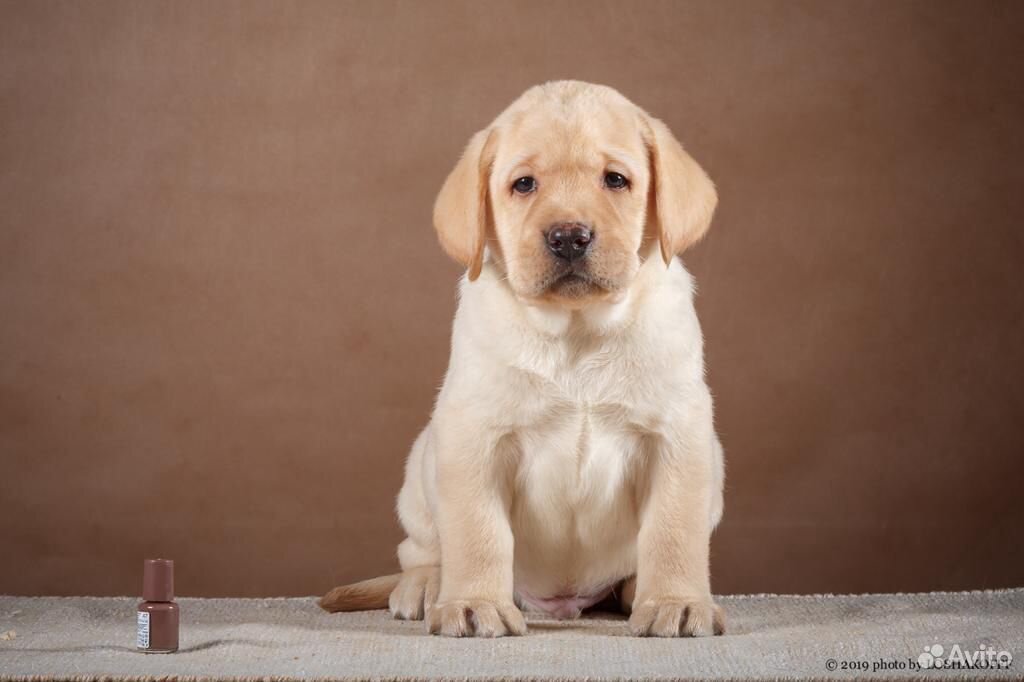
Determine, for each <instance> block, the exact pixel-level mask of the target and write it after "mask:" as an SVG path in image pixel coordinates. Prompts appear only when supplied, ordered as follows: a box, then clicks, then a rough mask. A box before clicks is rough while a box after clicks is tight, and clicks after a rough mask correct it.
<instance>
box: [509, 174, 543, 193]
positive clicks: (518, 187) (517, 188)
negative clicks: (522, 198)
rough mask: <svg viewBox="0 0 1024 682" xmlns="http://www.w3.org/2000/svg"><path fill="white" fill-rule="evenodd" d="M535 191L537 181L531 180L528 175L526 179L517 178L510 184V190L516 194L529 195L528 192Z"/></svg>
mask: <svg viewBox="0 0 1024 682" xmlns="http://www.w3.org/2000/svg"><path fill="white" fill-rule="evenodd" d="M535 189H537V181H536V180H534V179H533V178H531V177H530V176H529V175H527V176H526V177H522V178H519V179H518V180H516V181H515V182H513V183H512V190H513V191H514V192H515V193H516V194H529V193H530V192H532V191H534V190H535Z"/></svg>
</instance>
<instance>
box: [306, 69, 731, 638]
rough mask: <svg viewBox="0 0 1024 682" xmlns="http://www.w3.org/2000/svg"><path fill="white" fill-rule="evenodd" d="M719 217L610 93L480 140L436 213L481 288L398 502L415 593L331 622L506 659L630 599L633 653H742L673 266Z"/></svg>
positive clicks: (706, 194)
mask: <svg viewBox="0 0 1024 682" xmlns="http://www.w3.org/2000/svg"><path fill="white" fill-rule="evenodd" d="M716 202H717V197H716V194H715V189H714V186H713V185H712V183H711V181H710V180H709V179H708V176H707V175H706V174H705V173H704V171H703V170H702V169H701V168H700V166H698V165H697V163H696V162H695V161H694V160H693V159H692V158H691V157H690V155H689V154H687V153H686V151H684V150H683V147H682V146H681V145H680V144H679V142H678V141H677V140H676V138H675V137H673V135H672V133H671V132H670V131H669V129H668V128H667V127H666V126H665V124H664V123H662V122H661V121H659V120H657V119H655V118H653V117H651V116H649V115H648V114H647V113H646V112H645V111H643V110H642V109H640V108H639V107H637V106H636V105H634V104H633V103H631V102H630V101H629V100H627V99H626V98H625V97H623V96H622V95H621V94H619V93H618V92H616V91H615V90H612V89H611V88H608V87H603V86H598V85H590V84H587V83H581V82H576V81H561V82H551V83H546V84H544V85H540V86H537V87H534V88H532V89H530V90H528V91H527V92H526V93H525V94H524V95H522V97H520V98H519V99H518V100H517V101H516V102H515V103H513V104H512V105H511V106H510V107H509V108H508V109H506V110H505V111H504V112H503V113H502V114H501V115H500V116H498V118H497V119H495V121H494V122H493V123H492V124H491V125H489V126H488V127H487V128H486V129H484V130H482V131H480V132H478V133H477V134H476V135H474V136H473V138H472V139H471V140H470V142H469V146H468V147H467V148H466V150H465V152H464V154H463V155H462V158H461V159H460V160H459V162H458V164H457V165H456V166H455V169H454V170H453V171H452V172H451V174H450V175H449V176H448V179H447V180H446V181H445V183H444V186H443V187H442V188H441V192H440V195H439V196H438V198H437V203H436V205H435V208H434V226H435V228H436V229H437V234H438V237H439V238H440V241H441V246H442V247H443V248H444V250H445V251H446V252H447V253H448V255H450V256H451V257H452V258H454V259H455V260H456V261H458V262H459V263H461V264H463V265H464V266H465V267H466V275H465V277H464V278H463V280H462V282H461V284H460V298H459V305H458V311H457V312H456V314H455V322H454V326H453V331H452V349H451V358H450V364H449V368H448V373H447V375H446V376H445V380H444V385H443V387H442V388H441V391H440V394H439V396H438V399H437V404H436V406H435V408H434V413H433V416H432V417H431V419H430V423H429V424H428V425H427V427H426V428H425V429H424V430H423V432H422V433H421V434H420V435H419V437H418V438H417V439H416V442H415V444H414V445H413V447H412V452H411V454H410V455H409V459H408V463H407V466H406V474H405V483H404V485H403V486H402V490H401V492H400V493H399V495H398V515H399V517H400V519H401V523H402V526H403V528H404V530H405V532H406V534H407V536H408V537H407V538H406V539H405V540H404V541H403V542H402V543H401V544H400V545H399V547H398V558H399V561H400V563H401V567H402V573H400V574H397V575H393V576H386V577H382V578H376V579H372V580H367V581H363V582H361V583H356V584H354V585H346V586H343V587H338V588H335V589H334V590H332V591H331V592H330V593H328V594H327V595H326V596H324V597H323V599H322V600H321V602H320V605H321V606H322V607H323V608H324V609H327V610H329V611H348V610H361V609H371V608H383V607H384V606H385V605H387V606H389V607H390V610H391V613H392V614H394V616H395V618H402V619H411V620H419V619H424V620H426V623H427V627H428V629H429V631H430V632H432V633H440V634H442V635H449V636H454V637H465V636H477V637H498V636H502V635H519V634H523V633H524V632H525V631H526V621H525V620H524V618H523V613H522V610H521V609H527V610H537V611H542V612H546V613H548V614H551V615H553V616H556V617H560V618H572V617H576V616H578V615H579V614H580V612H581V611H582V610H583V609H585V608H587V607H589V606H592V605H594V604H596V603H597V602H599V601H602V600H604V599H606V598H607V597H609V595H610V594H613V593H614V595H615V596H616V597H617V598H618V599H619V601H620V603H621V605H622V607H623V609H624V610H625V611H626V612H627V613H631V615H630V618H629V628H630V630H631V632H632V633H633V634H635V635H652V636H658V637H676V636H703V635H711V634H720V633H721V632H722V631H723V628H724V622H723V614H722V611H721V610H720V609H719V607H718V606H717V605H716V604H715V602H714V601H713V600H712V596H711V585H710V577H709V557H708V546H709V541H710V536H711V532H712V529H713V528H714V527H715V525H716V524H717V523H718V521H719V519H720V518H721V515H722V482H723V458H722V448H721V446H720V444H719V442H718V438H717V436H716V434H715V431H714V427H713V425H712V404H711V395H710V393H709V391H708V387H707V385H706V384H705V381H704V357H703V344H702V338H701V330H700V326H699V324H698V322H697V316H696V314H695V312H694V307H693V288H694V287H693V280H692V278H691V277H690V275H689V273H687V271H686V270H685V269H684V268H683V265H682V264H681V263H680V261H679V259H677V258H676V256H677V255H678V254H679V253H681V252H682V251H684V250H685V249H686V248H687V247H688V246H690V245H691V244H693V243H694V242H696V241H697V240H698V239H700V238H701V236H702V235H703V234H704V233H705V232H706V231H707V229H708V226H709V224H710V222H711V216H712V213H713V211H714V209H715V204H716Z"/></svg>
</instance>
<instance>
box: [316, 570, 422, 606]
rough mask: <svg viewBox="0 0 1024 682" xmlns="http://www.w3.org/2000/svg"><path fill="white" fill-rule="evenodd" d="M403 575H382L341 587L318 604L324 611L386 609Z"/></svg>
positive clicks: (336, 588)
mask: <svg viewBox="0 0 1024 682" xmlns="http://www.w3.org/2000/svg"><path fill="white" fill-rule="evenodd" d="M401 578H402V574H401V573H395V574H393V575H382V576H380V577H379V578H370V579H369V580H363V581H360V582H358V583H352V584H351V585H341V586H340V587H335V588H334V589H333V590H331V591H330V592H328V593H327V594H325V595H324V596H323V597H321V598H320V601H319V602H318V603H319V604H320V608H322V609H323V610H324V611H330V612H331V613H335V612H338V611H372V610H373V609H386V608H387V606H388V597H390V596H391V591H392V590H394V589H395V587H397V586H398V581H399V580H401Z"/></svg>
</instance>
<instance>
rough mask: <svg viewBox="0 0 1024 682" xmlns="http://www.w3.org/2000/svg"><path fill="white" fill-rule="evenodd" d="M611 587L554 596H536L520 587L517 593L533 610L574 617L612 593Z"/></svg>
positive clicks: (563, 616) (564, 617) (557, 616)
mask: <svg viewBox="0 0 1024 682" xmlns="http://www.w3.org/2000/svg"><path fill="white" fill-rule="evenodd" d="M612 589H613V586H612V587H606V588H604V589H603V590H600V591H598V592H593V593H590V594H565V595H557V596H554V597H538V596H536V595H533V594H530V593H529V592H527V591H526V590H524V589H520V590H519V591H518V592H517V594H518V595H519V597H520V598H521V599H522V601H523V602H525V603H526V604H527V605H528V606H530V607H532V609H533V610H535V611H542V612H544V613H547V614H549V615H552V616H554V617H555V618H563V619H567V618H576V617H577V616H579V615H580V612H582V611H583V609H586V608H590V607H591V606H593V605H594V604H597V603H598V602H600V601H602V600H603V599H604V598H605V597H607V596H608V595H609V594H611V593H612Z"/></svg>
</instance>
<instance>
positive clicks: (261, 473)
mask: <svg viewBox="0 0 1024 682" xmlns="http://www.w3.org/2000/svg"><path fill="white" fill-rule="evenodd" d="M1022 36H1024V5H1021V4H1020V3H1006V4H996V3H962V4H948V3H937V2H926V3H921V4H915V3H909V2H900V3H891V2H880V3H869V2H852V3H841V2H827V3H826V2H810V3H802V2H787V3H770V2H757V3H749V2H740V3H724V4H723V3H707V4H681V3H657V2H645V3H642V4H635V3H591V2H573V3H547V2H526V1H523V0H520V1H518V2H501V3H493V4H479V3H476V2H466V3H461V2H460V3H456V2H444V3H441V4H439V3H421V2H409V3H397V4H396V3H392V2H366V3H363V2H359V3H351V4H349V3H325V4H319V3H287V2H274V3H264V2H253V3H232V2H217V3H207V2H192V3H189V2H167V3H154V2H144V3H135V2H123V3H111V2H67V3H51V2H29V1H27V0H26V1H24V2H10V3H4V4H3V5H0V220H2V223H0V456H2V471H0V476H2V480H0V547H2V552H0V553H2V554H3V557H4V558H3V561H0V593H19V594H20V593H25V594H28V593H47V594H125V593H127V594H133V593H136V592H137V591H138V585H139V580H140V575H139V574H140V570H139V569H140V563H141V560H142V558H143V557H145V556H153V555H165V556H170V557H173V558H175V559H176V560H177V561H178V584H179V592H181V593H183V594H186V595H301V594H311V593H318V592H321V591H323V590H325V589H326V588H328V587H330V586H332V585H334V584H335V583H338V582H340V581H346V580H352V579H356V578H360V577H365V576H369V575H373V574H377V573H380V572H385V571H391V570H393V569H394V568H395V565H396V561H395V559H394V547H395V545H396V543H397V542H398V541H399V539H400V535H399V529H398V526H397V522H396V521H395V519H394V513H393V506H394V496H395V494H396V492H397V490H398V487H399V484H400V480H401V472H402V464H403V460H404V458H405V455H406V451H407V448H408V446H409V445H410V443H411V441H412V439H413V437H414V435H415V434H416V432H417V430H418V429H419V428H420V427H421V426H422V424H423V423H424V421H425V419H426V418H427V416H428V413H429V410H430V407H431V402H432V398H433V395H434V391H435V389H436V387H437V386H438V384H439V382H440V380H441V377H442V374H443V372H444V369H445V364H446V361H447V357H446V356H447V344H448V334H449V325H450V321H451V315H452V311H453V307H454V285H455V282H456V279H457V277H458V275H459V274H460V273H459V269H458V268H457V267H456V266H455V265H454V264H452V263H449V262H448V261H447V260H445V258H444V256H443V255H442V253H441V251H440V249H439V247H438V246H437V244H436V243H435V240H434V236H433V232H432V229H431V227H430V213H431V206H432V202H433V198H434V194H435V192H436V191H437V190H438V188H439V187H440V183H441V181H442V179H443V177H444V174H445V173H446V172H447V171H448V170H449V169H450V167H451V166H452V165H453V163H454V161H455V159H456V156H457V155H458V153H459V152H460V150H461V148H462V145H463V144H464V143H465V142H466V140H467V139H468V137H469V136H470V134H471V133H472V132H474V131H475V130H477V129H478V128H480V127H482V126H484V125H485V124H486V123H487V122H489V120H490V119H491V118H492V117H493V116H494V115H495V114H496V113H497V112H498V111H500V110H501V109H502V108H503V107H504V106H505V105H506V104H508V103H509V102H510V101H511V100H512V99H513V98H515V97H516V96H517V95H518V94H519V93H520V92H521V91H522V90H524V89H525V88H526V87H528V86H529V85H531V84H534V83H537V82H540V81H543V80H547V79H553V78H565V77H573V78H580V79H584V80H591V81H597V82H602V83H606V84H609V85H612V86H614V87H617V88H619V89H620V90H622V91H623V92H624V93H625V94H626V95H627V96H629V97H631V98H632V99H634V100H635V101H636V102H638V103H640V104H641V105H642V106H644V107H646V108H648V109H649V110H650V111H652V112H653V113H655V114H656V115H658V116H660V117H662V118H664V119H666V120H667V121H668V122H669V124H670V125H671V126H672V128H673V129H674V130H675V131H676V132H677V133H678V135H679V136H680V137H681V138H682V139H683V140H684V142H685V143H686V144H687V145H688V146H689V147H690V149H691V150H692V152H693V154H694V156H696V158H697V159H698V160H699V161H700V162H701V163H702V164H703V165H704V166H705V168H706V169H707V170H708V172H709V173H710V174H711V176H712V177H713V178H714V179H715V180H716V181H717V183H718V185H719V189H720V193H721V208H720V211H719V213H718V216H717V218H716V220H715V224H714V226H713V227H712V231H711V233H710V235H709V237H708V239H707V240H706V241H705V242H704V243H703V244H702V245H700V246H699V247H697V248H696V249H694V250H693V251H692V252H690V253H689V254H688V255H687V257H686V261H687V264H688V266H689V268H690V269H691V270H692V271H693V272H694V274H695V275H696V277H697V279H698V282H699V284H700V296H699V299H698V307H699V312H700V314H701V317H702V320H703V324H704V330H705V333H706V337H707V347H708V362H709V377H710V382H711V385H712V388H713V390H714V392H715V394H716V396H717V404H718V423H719V426H720V429H721V434H722V439H723V441H724V443H725V446H726V451H727V457H728V463H729V474H728V490H727V497H726V515H725V521H724V523H723V525H722V526H721V527H720V529H719V531H718V532H717V534H716V536H715V541H714V547H713V561H714V586H715V588H716V591H720V592H822V591H882V590H930V589H956V588H982V587H998V586H1009V585H1021V584H1024V551H1022V549H1021V548H1022V543H1021V538H1020V532H1021V531H1020V529H1021V528H1022V527H1024V503H1022V501H1021V494H1020V489H1021V483H1022V473H1024V465H1022V461H1021V455H1022V454H1024V428H1022V424H1021V418H1022V412H1024V390H1022V388H1021V386H1022V384H1021V379H1022V376H1021V369H1022V367H1024V322H1022V321H1024V289H1022V286H1021V265H1022V261H1024V259H1022V255H1024V242H1022V237H1021V227H1022V218H1024V190H1022V187H1024V184H1022V183H1024V163H1022V161H1021V159H1022V158H1024V136H1022V134H1021V120H1022V118H1024V96H1022V92H1024V90H1022V89H1021V87H1020V84H1021V82H1022V78H1024V69H1022V52H1021V49H1022V48H1021V45H1022V42H1024V41H1022Z"/></svg>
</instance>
